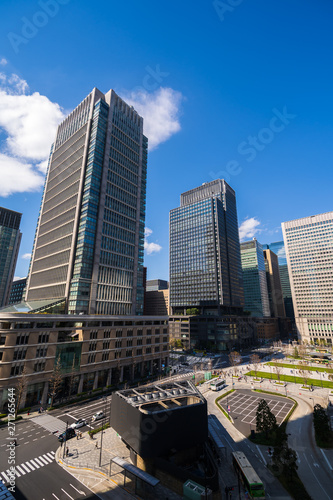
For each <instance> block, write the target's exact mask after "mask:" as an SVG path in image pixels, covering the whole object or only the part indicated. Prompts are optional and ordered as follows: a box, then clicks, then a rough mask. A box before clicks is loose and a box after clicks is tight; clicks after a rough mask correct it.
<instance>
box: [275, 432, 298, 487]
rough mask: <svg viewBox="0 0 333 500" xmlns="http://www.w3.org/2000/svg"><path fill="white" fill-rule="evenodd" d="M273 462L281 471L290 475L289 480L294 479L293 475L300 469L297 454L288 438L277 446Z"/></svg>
mask: <svg viewBox="0 0 333 500" xmlns="http://www.w3.org/2000/svg"><path fill="white" fill-rule="evenodd" d="M273 464H274V466H275V468H276V469H277V470H278V471H279V472H280V473H282V474H285V475H286V476H287V477H289V480H292V478H293V475H295V473H296V472H297V469H298V465H297V454H296V452H295V451H294V450H292V449H291V448H289V446H288V442H287V440H284V441H282V442H281V443H280V444H279V445H278V446H275V448H274V453H273Z"/></svg>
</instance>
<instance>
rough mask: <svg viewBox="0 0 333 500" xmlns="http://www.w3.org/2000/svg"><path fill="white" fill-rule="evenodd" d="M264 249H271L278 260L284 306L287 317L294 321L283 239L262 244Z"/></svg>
mask: <svg viewBox="0 0 333 500" xmlns="http://www.w3.org/2000/svg"><path fill="white" fill-rule="evenodd" d="M263 248H264V249H268V250H272V251H273V252H274V253H275V255H276V256H277V258H278V260H279V272H280V280H281V288H282V295H283V301H284V308H285V311H286V316H287V318H290V319H291V320H292V321H295V314H294V306H293V299H292V296H291V288H290V280H289V273H288V266H287V258H286V250H285V248H284V242H283V241H275V242H274V243H269V245H267V244H266V245H263Z"/></svg>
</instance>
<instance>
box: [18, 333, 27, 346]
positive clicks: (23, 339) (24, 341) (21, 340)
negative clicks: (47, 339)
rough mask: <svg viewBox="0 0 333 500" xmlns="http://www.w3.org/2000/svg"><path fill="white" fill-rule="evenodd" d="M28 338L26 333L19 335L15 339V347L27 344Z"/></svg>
mask: <svg viewBox="0 0 333 500" xmlns="http://www.w3.org/2000/svg"><path fill="white" fill-rule="evenodd" d="M28 338H29V334H28V333H20V334H19V335H18V336H17V337H16V345H23V344H27V343H28Z"/></svg>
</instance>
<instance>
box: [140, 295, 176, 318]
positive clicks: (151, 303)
mask: <svg viewBox="0 0 333 500" xmlns="http://www.w3.org/2000/svg"><path fill="white" fill-rule="evenodd" d="M145 307H146V309H145V314H147V315H153V316H156V315H157V316H165V315H169V314H170V307H169V290H155V291H151V292H146V302H145ZM157 311H158V312H157Z"/></svg>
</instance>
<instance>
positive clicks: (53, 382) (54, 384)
mask: <svg viewBox="0 0 333 500" xmlns="http://www.w3.org/2000/svg"><path fill="white" fill-rule="evenodd" d="M62 377H63V375H62V373H61V363H60V356H59V357H58V359H57V361H56V364H55V366H54V370H53V373H52V375H51V378H50V380H49V383H50V394H51V407H52V406H53V401H54V399H55V397H56V396H57V394H58V393H59V390H60V388H61V384H62Z"/></svg>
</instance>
